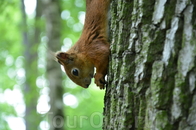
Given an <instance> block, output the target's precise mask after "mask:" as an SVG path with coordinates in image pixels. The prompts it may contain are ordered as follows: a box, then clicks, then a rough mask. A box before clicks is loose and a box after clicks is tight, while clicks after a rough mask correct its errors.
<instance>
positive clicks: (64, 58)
mask: <svg viewBox="0 0 196 130" xmlns="http://www.w3.org/2000/svg"><path fill="white" fill-rule="evenodd" d="M56 58H57V60H58V62H59V63H60V64H62V63H70V62H71V61H73V60H74V58H76V55H75V54H74V53H71V54H68V53H66V52H57V53H56Z"/></svg>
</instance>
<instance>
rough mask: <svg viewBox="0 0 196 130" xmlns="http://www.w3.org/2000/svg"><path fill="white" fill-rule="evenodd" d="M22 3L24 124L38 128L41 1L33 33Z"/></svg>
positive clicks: (32, 128) (37, 9)
mask: <svg viewBox="0 0 196 130" xmlns="http://www.w3.org/2000/svg"><path fill="white" fill-rule="evenodd" d="M21 3H22V18H23V27H24V28H23V44H24V49H25V51H24V59H25V60H24V68H25V78H26V80H25V83H24V86H23V89H22V90H23V95H24V100H25V107H26V109H25V117H24V119H25V125H26V130H35V129H38V127H39V123H40V121H41V117H40V115H39V114H37V109H36V106H37V100H38V97H39V93H38V91H37V86H36V79H37V77H38V70H37V59H38V56H37V49H38V45H39V44H38V43H39V42H40V32H41V31H40V27H38V26H37V23H38V22H37V21H38V19H39V18H40V16H41V13H42V10H41V8H40V7H41V5H40V4H41V3H40V2H37V7H36V16H35V25H34V26H33V28H31V29H32V30H33V31H34V33H33V34H32V33H30V31H29V30H30V29H29V28H28V24H27V16H26V12H25V5H24V0H21Z"/></svg>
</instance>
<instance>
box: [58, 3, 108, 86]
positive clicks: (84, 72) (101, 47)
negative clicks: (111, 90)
mask: <svg viewBox="0 0 196 130" xmlns="http://www.w3.org/2000/svg"><path fill="white" fill-rule="evenodd" d="M109 3H110V0H86V17H85V23H84V28H83V31H82V35H81V37H80V39H79V40H78V41H77V42H76V44H75V45H74V46H73V47H72V48H70V49H69V50H68V51H67V52H59V53H57V54H56V58H57V59H58V61H59V63H61V64H62V65H63V66H64V69H65V71H66V73H67V75H68V76H69V77H70V79H72V81H73V82H75V83H76V84H78V85H80V86H82V87H84V88H87V87H88V85H89V84H90V82H91V78H92V75H93V73H94V67H96V74H95V76H94V78H95V83H96V85H97V86H99V87H100V89H104V84H105V80H104V77H105V75H106V74H107V67H108V56H109V43H108V41H107V13H108V7H109ZM73 68H77V70H79V71H80V72H79V76H75V75H73V74H72V70H73Z"/></svg>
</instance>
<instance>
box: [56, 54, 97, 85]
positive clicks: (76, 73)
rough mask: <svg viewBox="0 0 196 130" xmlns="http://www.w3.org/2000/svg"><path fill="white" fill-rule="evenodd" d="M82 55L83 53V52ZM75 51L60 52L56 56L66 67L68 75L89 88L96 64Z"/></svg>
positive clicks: (75, 81)
mask: <svg viewBox="0 0 196 130" xmlns="http://www.w3.org/2000/svg"><path fill="white" fill-rule="evenodd" d="M81 55H82V54H81ZM81 55H80V54H75V53H66V52H58V53H56V58H57V60H58V62H59V63H60V64H61V65H62V66H63V67H64V70H65V72H66V73H67V75H68V77H69V78H70V79H71V80H72V81H73V82H74V83H76V84H78V85H80V86H81V87H83V88H88V86H89V85H90V83H91V78H93V76H94V66H93V64H92V63H90V62H89V61H88V60H86V59H85V57H84V56H81Z"/></svg>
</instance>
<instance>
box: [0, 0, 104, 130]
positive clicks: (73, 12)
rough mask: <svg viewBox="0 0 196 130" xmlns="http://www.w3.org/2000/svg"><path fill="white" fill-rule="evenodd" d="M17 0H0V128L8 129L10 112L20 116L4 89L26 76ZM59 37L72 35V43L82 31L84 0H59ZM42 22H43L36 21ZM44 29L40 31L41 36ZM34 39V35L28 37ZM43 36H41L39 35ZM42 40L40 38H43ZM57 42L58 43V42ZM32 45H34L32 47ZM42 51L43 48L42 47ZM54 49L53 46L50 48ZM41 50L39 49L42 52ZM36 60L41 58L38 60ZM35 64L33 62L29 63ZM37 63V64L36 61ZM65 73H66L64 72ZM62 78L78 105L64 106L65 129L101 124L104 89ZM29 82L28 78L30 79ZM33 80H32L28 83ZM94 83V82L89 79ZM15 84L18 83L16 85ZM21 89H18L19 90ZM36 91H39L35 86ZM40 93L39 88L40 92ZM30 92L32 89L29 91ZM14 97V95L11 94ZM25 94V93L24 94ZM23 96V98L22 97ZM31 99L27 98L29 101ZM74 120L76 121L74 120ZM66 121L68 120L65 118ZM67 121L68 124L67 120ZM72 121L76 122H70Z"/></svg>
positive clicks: (20, 17)
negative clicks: (84, 86) (78, 84)
mask: <svg viewBox="0 0 196 130" xmlns="http://www.w3.org/2000/svg"><path fill="white" fill-rule="evenodd" d="M20 2H21V1H20V0H1V1H0V11H1V15H0V25H1V26H0V33H1V38H0V68H1V69H0V73H1V75H0V129H1V130H9V129H10V128H9V125H8V122H7V120H6V118H7V117H9V116H16V117H17V116H19V114H18V113H17V111H16V107H15V106H14V105H11V104H8V103H7V102H6V101H5V100H4V98H2V97H3V96H4V93H5V91H6V90H8V89H9V90H10V91H12V90H14V89H16V88H17V89H22V87H21V86H23V83H24V82H25V80H26V78H27V77H23V78H21V75H20V74H21V73H20V74H19V72H20V71H22V72H23V73H25V70H24V68H23V67H24V65H23V62H24V57H23V56H22V55H24V48H23V46H24V45H22V28H24V27H23V25H22V16H21V7H20V6H21V5H20ZM61 2H62V4H61V8H62V30H61V31H62V37H61V38H62V39H61V41H62V42H63V41H64V45H65V46H66V42H65V40H64V39H66V38H69V39H71V41H72V42H71V43H73V44H74V43H75V42H76V41H77V40H78V38H79V36H80V34H81V31H82V27H83V24H82V21H81V20H80V19H79V17H83V16H84V13H85V0H62V1H61ZM33 24H34V23H33V19H32V20H28V30H29V35H33V32H32V30H33V28H34V25H33ZM37 24H39V25H41V26H44V25H43V23H40V22H39V23H37ZM44 34H45V32H42V36H43V35H44ZM31 40H34V39H31ZM42 40H44V39H42ZM42 42H43V41H42ZM59 44H60V43H59ZM31 49H33V48H31ZM42 51H43V49H42ZM52 51H56V50H52ZM41 53H42V52H39V54H41ZM44 58H45V57H44V55H39V60H40V59H41V60H43V59H44ZM38 63H39V64H40V63H42V64H43V61H42V62H38ZM33 66H35V65H32V67H33ZM38 66H39V65H38ZM44 73H45V70H44V69H43V68H41V69H40V68H39V74H40V75H44ZM64 75H65V74H64ZM65 79H66V80H65V81H63V83H64V86H65V90H66V91H65V92H64V93H65V94H67V93H69V94H72V95H74V96H75V97H76V98H77V99H78V106H77V107H75V108H72V107H70V106H66V105H65V107H64V113H65V117H66V118H65V124H64V127H65V128H67V129H68V130H74V129H75V130H76V129H77V130H78V129H80V130H87V129H89V130H90V129H96V130H98V129H99V130H100V129H101V128H102V113H103V98H104V92H105V91H103V90H99V89H98V88H96V86H95V85H91V86H90V88H89V89H83V88H81V87H79V86H77V87H76V86H75V84H74V85H72V86H73V87H69V86H67V84H69V83H70V80H67V78H65ZM29 82H31V80H29ZM31 84H35V83H31ZM92 84H93V83H92ZM16 86H17V87H16ZM20 91H21V90H20ZM37 91H40V90H39V89H38V88H37ZM40 95H41V92H40ZM32 96H37V95H35V92H32V93H31V97H32ZM10 98H13V100H15V99H14V97H13V95H10ZM23 98H24V97H23ZM23 100H24V99H23ZM30 102H31V101H29V103H30ZM75 120H76V121H75ZM67 121H69V122H67ZM68 123H69V124H68ZM72 123H75V124H72Z"/></svg>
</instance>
